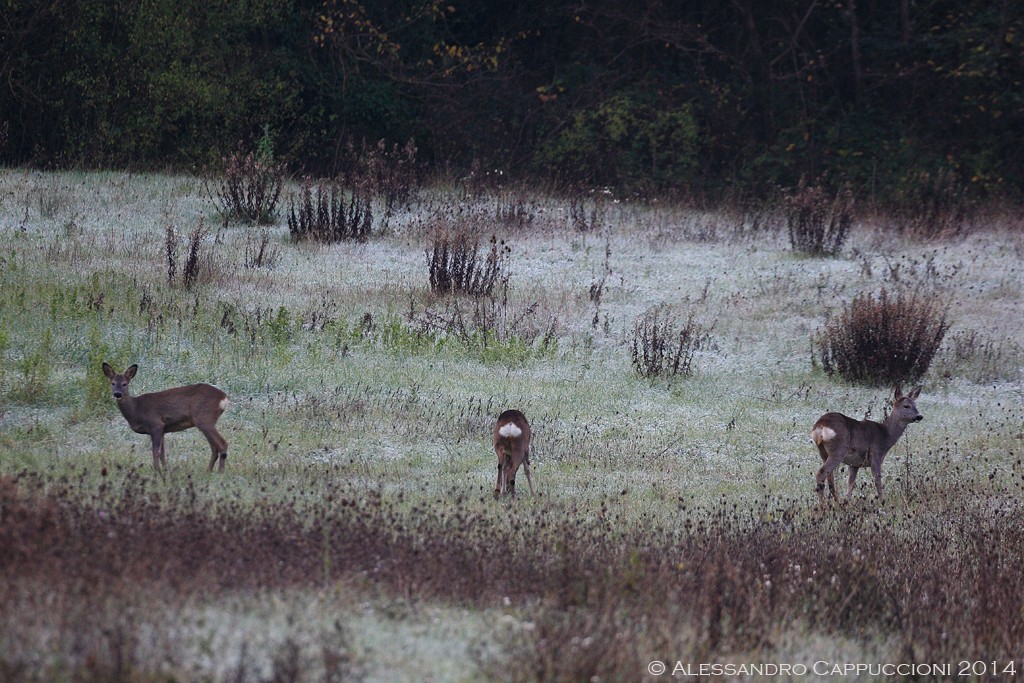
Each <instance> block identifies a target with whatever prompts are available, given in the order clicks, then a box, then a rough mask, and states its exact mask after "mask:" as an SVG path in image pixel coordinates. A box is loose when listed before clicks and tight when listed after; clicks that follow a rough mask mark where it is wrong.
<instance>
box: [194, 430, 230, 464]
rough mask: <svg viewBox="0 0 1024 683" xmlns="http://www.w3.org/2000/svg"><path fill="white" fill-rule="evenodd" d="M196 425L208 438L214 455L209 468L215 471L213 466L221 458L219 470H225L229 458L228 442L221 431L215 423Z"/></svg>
mask: <svg viewBox="0 0 1024 683" xmlns="http://www.w3.org/2000/svg"><path fill="white" fill-rule="evenodd" d="M196 427H197V428H198V429H199V431H201V432H202V433H203V436H205V437H206V440H207V441H208V442H209V444H210V450H211V451H212V453H213V455H212V456H211V457H210V466H209V467H208V468H207V469H208V470H209V471H210V472H213V466H214V465H215V464H216V463H217V460H218V459H220V467H218V468H217V470H218V471H219V472H223V471H224V462H225V461H226V460H227V459H228V442H227V439H225V438H224V437H223V436H221V435H220V432H218V431H217V429H216V428H215V427H214V426H213V425H196Z"/></svg>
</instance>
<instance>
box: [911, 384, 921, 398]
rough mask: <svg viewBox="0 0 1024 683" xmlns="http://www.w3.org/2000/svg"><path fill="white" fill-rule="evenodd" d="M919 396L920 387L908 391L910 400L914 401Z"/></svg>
mask: <svg viewBox="0 0 1024 683" xmlns="http://www.w3.org/2000/svg"><path fill="white" fill-rule="evenodd" d="M920 395H921V387H914V388H913V389H911V390H910V400H911V401H916V400H917V397H918V396H920Z"/></svg>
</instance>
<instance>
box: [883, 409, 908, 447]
mask: <svg viewBox="0 0 1024 683" xmlns="http://www.w3.org/2000/svg"><path fill="white" fill-rule="evenodd" d="M882 427H884V428H885V434H886V439H887V440H886V444H885V452H886V453H888V452H889V449H890V448H892V447H893V446H895V445H896V442H897V441H899V440H900V437H901V436H903V432H905V431H906V430H907V423H906V422H900V420H899V419H897V417H896V413H895V412H893V413H890V414H889V416H888V417H886V418H885V422H883V423H882Z"/></svg>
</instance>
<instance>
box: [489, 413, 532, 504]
mask: <svg viewBox="0 0 1024 683" xmlns="http://www.w3.org/2000/svg"><path fill="white" fill-rule="evenodd" d="M530 436H531V432H530V423H529V422H527V421H526V416H525V415H523V414H522V413H521V412H519V411H518V410H506V411H505V412H503V413H502V414H501V415H499V416H498V422H497V423H496V424H495V425H494V452H495V453H497V455H498V482H497V483H496V484H495V485H494V497H495V498H497V497H499V496H502V495H504V494H505V493H508V494H509V495H510V496H512V497H515V495H516V472H518V471H519V466H520V465H522V466H523V471H524V472H526V483H527V484H529V485H530V495H531V496H532V495H533V481H532V480H531V479H530Z"/></svg>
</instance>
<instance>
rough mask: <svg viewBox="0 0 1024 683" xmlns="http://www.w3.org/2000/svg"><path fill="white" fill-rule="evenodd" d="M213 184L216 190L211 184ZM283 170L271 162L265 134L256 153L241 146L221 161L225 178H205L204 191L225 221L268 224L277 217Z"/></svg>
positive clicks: (271, 156)
mask: <svg viewBox="0 0 1024 683" xmlns="http://www.w3.org/2000/svg"><path fill="white" fill-rule="evenodd" d="M211 182H213V183H214V184H215V189H214V188H211V186H210V184H211ZM283 183H284V170H283V167H282V166H281V165H279V164H276V163H274V160H273V154H272V152H271V151H270V147H269V142H268V138H267V137H266V134H265V136H264V140H263V141H261V144H260V149H259V151H258V152H257V153H254V152H246V151H244V150H243V149H242V145H241V143H239V145H238V148H237V149H236V150H235V151H234V152H232V153H231V154H230V155H229V156H228V157H227V158H226V159H225V160H224V175H223V176H222V177H221V178H219V179H216V180H213V179H211V178H209V177H208V178H207V179H206V192H207V194H208V195H210V198H211V199H212V200H213V201H214V203H215V204H217V206H218V207H219V211H220V213H221V215H223V216H224V220H225V221H228V220H241V221H246V222H249V223H259V224H264V225H265V224H269V223H273V222H274V219H275V218H276V217H277V201H278V199H279V198H280V196H281V186H282V184H283Z"/></svg>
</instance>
